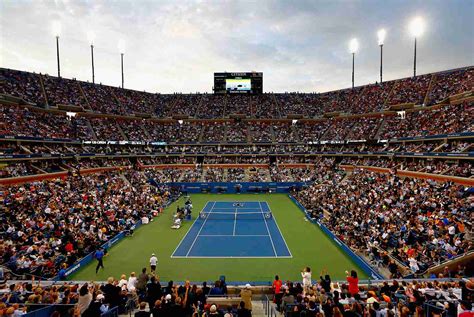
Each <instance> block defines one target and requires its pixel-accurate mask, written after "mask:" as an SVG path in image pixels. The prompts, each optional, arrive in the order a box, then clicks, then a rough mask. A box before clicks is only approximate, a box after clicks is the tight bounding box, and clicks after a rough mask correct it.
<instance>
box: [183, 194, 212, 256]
mask: <svg viewBox="0 0 474 317" xmlns="http://www.w3.org/2000/svg"><path fill="white" fill-rule="evenodd" d="M215 204H216V202H214V205H215ZM214 205H212V208H214ZM212 208H211V211H209V213H211V212H212ZM207 218H208V217H206V219H204V222H203V223H202V224H201V228H199V231H198V233H197V235H196V237H195V238H194V241H193V244H191V246H190V247H189V250H188V253H186V256H188V254H189V252H191V250H192V248H193V247H194V244H195V243H196V240H197V238H199V234H200V233H201V231H202V228H204V225H205V224H206V221H207Z"/></svg>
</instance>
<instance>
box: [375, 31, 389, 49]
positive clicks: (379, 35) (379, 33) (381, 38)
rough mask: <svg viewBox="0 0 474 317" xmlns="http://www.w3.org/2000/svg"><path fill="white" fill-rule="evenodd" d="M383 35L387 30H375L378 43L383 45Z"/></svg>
mask: <svg viewBox="0 0 474 317" xmlns="http://www.w3.org/2000/svg"><path fill="white" fill-rule="evenodd" d="M385 35H387V32H386V31H385V29H380V30H379V31H378V32H377V37H378V39H379V45H383V42H384V40H385Z"/></svg>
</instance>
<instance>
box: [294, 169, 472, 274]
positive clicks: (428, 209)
mask: <svg viewBox="0 0 474 317" xmlns="http://www.w3.org/2000/svg"><path fill="white" fill-rule="evenodd" d="M297 197H298V198H299V199H300V201H301V202H302V203H303V205H305V206H306V207H307V209H308V210H309V212H310V213H311V215H313V216H314V218H317V219H319V220H320V221H321V222H322V223H323V224H325V225H326V226H327V227H328V228H329V229H330V230H331V231H332V232H333V233H334V234H335V235H336V236H337V237H339V238H340V239H341V240H343V241H344V242H345V243H346V244H347V245H348V246H349V247H351V248H352V249H354V250H356V251H360V252H366V253H368V254H369V255H370V257H371V258H372V259H375V260H377V261H381V262H382V263H383V264H384V265H386V266H389V265H390V264H391V260H390V259H391V258H393V259H396V260H397V261H399V262H401V263H403V264H404V265H405V266H406V267H410V269H411V270H412V272H413V273H421V272H424V271H425V270H426V269H427V268H428V267H430V266H432V265H434V264H438V263H441V262H443V261H446V260H449V259H452V258H454V257H456V256H458V255H461V254H464V253H466V252H467V251H469V250H473V249H474V245H473V243H472V231H471V230H472V222H471V221H472V219H470V212H469V210H470V208H472V206H470V205H472V203H473V202H472V197H471V198H470V197H469V194H468V192H467V191H466V190H465V188H464V187H463V186H458V185H455V184H452V183H438V182H435V181H432V180H423V179H413V178H405V179H403V178H399V177H397V176H395V175H392V174H382V173H374V172H369V171H365V170H354V171H353V172H352V174H351V175H348V176H347V177H345V178H344V179H343V180H342V181H341V180H340V178H339V179H336V178H333V179H332V181H330V182H329V183H323V184H321V183H317V184H316V185H313V186H311V187H310V188H308V189H307V190H304V191H302V192H300V193H298V194H297ZM380 250H383V253H382V252H381V251H380ZM390 268H391V273H392V274H393V276H398V274H399V272H398V271H397V270H396V269H395V268H393V267H391V266H390Z"/></svg>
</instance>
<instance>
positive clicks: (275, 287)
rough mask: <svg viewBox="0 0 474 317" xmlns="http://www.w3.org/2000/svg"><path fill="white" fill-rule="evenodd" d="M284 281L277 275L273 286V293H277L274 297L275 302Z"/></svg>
mask: <svg viewBox="0 0 474 317" xmlns="http://www.w3.org/2000/svg"><path fill="white" fill-rule="evenodd" d="M282 284H283V283H282V282H281V281H280V277H279V276H278V275H275V280H274V281H273V284H272V287H273V294H274V295H275V296H274V297H273V302H274V303H275V302H276V297H277V295H278V294H280V289H281V285H282Z"/></svg>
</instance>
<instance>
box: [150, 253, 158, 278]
mask: <svg viewBox="0 0 474 317" xmlns="http://www.w3.org/2000/svg"><path fill="white" fill-rule="evenodd" d="M156 263H158V259H157V258H156V256H155V253H153V254H152V255H151V258H150V268H151V273H155V271H156Z"/></svg>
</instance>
